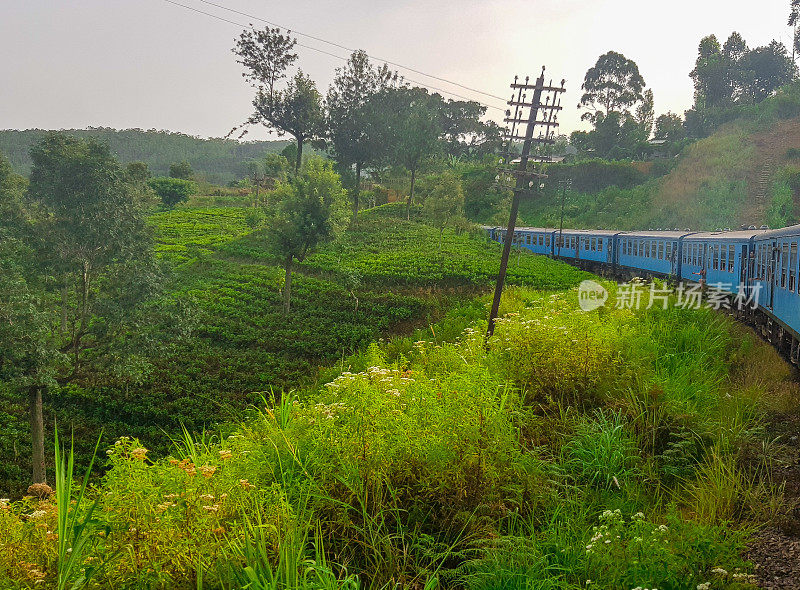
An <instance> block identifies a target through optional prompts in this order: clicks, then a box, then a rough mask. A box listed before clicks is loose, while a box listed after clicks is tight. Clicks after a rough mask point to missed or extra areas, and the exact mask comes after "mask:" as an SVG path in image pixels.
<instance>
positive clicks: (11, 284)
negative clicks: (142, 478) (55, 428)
mask: <svg viewBox="0 0 800 590" xmlns="http://www.w3.org/2000/svg"><path fill="white" fill-rule="evenodd" d="M22 184H23V183H22V182H20V179H19V177H16V175H14V174H13V173H12V172H11V167H10V165H9V164H8V161H7V160H6V159H5V158H4V157H3V155H2V154H0V383H5V384H8V385H11V386H12V387H13V388H14V389H18V390H23V391H27V397H28V407H29V414H28V415H29V419H30V428H31V435H32V436H31V442H32V457H31V459H32V468H33V469H32V475H33V482H34V483H44V482H46V479H47V477H46V471H45V454H44V430H43V429H44V418H43V413H42V395H41V387H42V386H43V385H50V384H52V383H53V375H54V370H55V362H56V359H57V352H56V351H55V350H54V348H53V340H52V338H51V336H50V330H49V324H48V321H47V315H46V313H44V312H43V311H42V309H41V308H42V305H41V303H40V301H39V297H38V296H37V290H38V289H36V285H31V279H32V278H35V273H34V272H33V266H34V264H33V261H34V260H35V259H36V256H35V253H34V252H33V251H31V249H30V248H29V247H28V246H26V245H25V243H24V240H25V239H26V238H28V237H30V224H29V215H28V214H27V212H26V211H25V210H24V204H23V202H22V199H21V197H22Z"/></svg>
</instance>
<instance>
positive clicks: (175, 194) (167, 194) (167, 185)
mask: <svg viewBox="0 0 800 590" xmlns="http://www.w3.org/2000/svg"><path fill="white" fill-rule="evenodd" d="M147 184H148V185H149V186H150V188H151V189H153V192H155V193H156V195H158V197H159V198H160V199H161V204H162V205H163V206H164V207H165V208H166V209H171V208H173V207H175V206H176V205H179V204H180V203H185V202H186V201H188V200H189V197H191V196H192V195H195V194H197V184H196V183H195V182H193V181H191V180H185V179H183V178H176V177H173V178H152V179H150V180H149V181H148V182H147Z"/></svg>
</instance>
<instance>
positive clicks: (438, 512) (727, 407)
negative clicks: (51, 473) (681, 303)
mask: <svg viewBox="0 0 800 590" xmlns="http://www.w3.org/2000/svg"><path fill="white" fill-rule="evenodd" d="M486 302H487V300H486V299H483V300H481V301H479V302H476V303H475V304H471V305H466V306H462V307H460V308H459V309H457V310H454V311H453V312H452V313H451V315H450V317H449V318H447V320H446V321H443V322H441V323H439V324H436V325H432V326H430V327H429V328H428V329H426V330H422V331H419V332H417V333H415V334H413V335H411V336H409V337H401V338H396V339H393V340H391V341H387V342H383V343H376V344H374V345H372V346H370V347H369V348H366V349H364V350H363V351H362V352H361V353H359V354H358V355H356V356H354V357H351V358H348V359H343V360H342V363H341V365H340V368H339V369H334V370H331V379H330V380H328V382H327V384H326V385H324V386H321V387H320V386H312V387H311V388H309V389H304V390H300V391H296V392H293V393H291V394H289V395H284V396H281V399H280V400H277V399H275V400H274V401H272V402H270V403H266V407H264V406H263V405H261V404H264V402H263V401H262V402H261V403H260V404H259V405H260V406H261V407H260V408H259V410H257V411H254V412H253V413H252V414H251V416H250V418H249V419H248V420H247V421H246V422H245V423H243V424H242V425H241V426H240V427H239V428H237V429H235V430H233V431H227V432H222V433H220V434H219V435H216V434H214V435H203V436H198V437H193V436H191V435H188V434H184V436H183V438H182V441H181V442H180V443H178V444H176V447H175V448H174V449H173V451H172V453H173V454H172V456H169V457H167V458H164V459H158V460H156V459H151V458H150V452H149V451H148V450H147V449H146V448H144V447H143V446H142V444H141V443H140V442H139V441H138V440H135V439H127V438H123V439H120V440H118V441H117V442H116V443H115V444H114V446H113V447H112V448H111V449H110V450H109V451H108V457H109V464H108V470H107V472H106V474H105V476H104V478H103V480H102V482H99V483H98V488H97V491H96V494H95V493H92V495H91V496H90V497H89V498H88V499H87V502H79V503H77V504H75V507H74V508H73V509H72V510H73V511H74V512H73V513H74V514H77V515H79V516H78V518H80V517H81V516H85V515H88V514H89V510H90V509H91V506H92V504H93V503H94V501H95V500H96V502H97V504H96V508H94V512H93V513H92V514H93V518H92V520H91V521H87V522H90V523H91V524H90V527H94V528H93V529H92V530H94V531H96V532H102V534H101V535H95V536H94V539H95V540H94V542H93V544H92V545H91V548H90V555H89V558H90V560H89V563H90V564H92V565H94V564H101V563H102V564H105V566H104V567H103V568H102V569H98V570H97V573H96V574H95V581H96V582H97V583H98V584H100V585H106V586H111V587H126V586H128V587H131V586H132V587H136V586H144V587H170V588H176V589H181V588H195V587H197V585H198V583H200V581H201V580H202V583H203V584H205V585H207V586H212V587H215V586H219V587H229V586H234V587H239V586H242V585H244V584H251V583H252V584H253V586H252V587H258V588H274V587H276V586H280V585H281V584H294V585H296V586H298V587H303V588H323V587H324V588H338V587H343V588H356V587H359V586H360V585H365V586H369V587H383V586H384V585H386V584H389V583H396V584H399V585H403V586H419V587H422V586H425V587H428V588H433V587H434V585H435V581H436V580H440V581H441V582H442V583H447V584H453V585H458V586H463V587H467V588H476V589H477V588H491V587H497V585H498V584H502V586H503V587H512V588H514V587H528V586H529V585H531V584H534V585H535V587H542V588H555V587H559V588H561V587H568V588H569V587H585V586H586V585H587V583H586V580H590V582H589V584H588V585H589V587H597V588H612V589H619V590H623V589H624V590H627V589H629V588H631V587H634V586H635V585H647V586H648V587H665V588H670V587H672V588H681V589H687V590H690V589H693V588H696V587H697V586H698V585H702V584H705V583H710V585H711V586H717V587H737V586H736V584H740V585H741V586H742V587H745V585H746V584H747V583H748V581H749V580H750V577H749V574H748V569H747V568H748V566H747V564H746V563H744V562H743V560H742V558H741V557H740V554H741V551H742V550H743V546H744V543H745V541H746V538H747V529H746V528H744V529H743V528H740V527H738V526H736V527H731V526H729V527H723V526H721V525H720V524H719V523H718V522H716V520H715V519H716V518H717V517H719V518H726V517H728V516H729V515H730V514H732V513H731V512H730V511H728V512H722V511H717V512H715V513H710V512H704V510H706V509H707V508H708V507H711V506H714V505H717V506H721V507H724V506H726V504H725V502H726V501H727V500H726V498H730V497H731V495H730V492H729V491H728V490H727V488H725V487H724V486H720V487H718V488H715V487H713V486H711V485H708V484H707V483H704V482H708V481H709V473H708V468H707V467H706V465H712V464H713V462H714V461H716V459H715V457H716V456H719V457H720V458H721V459H722V460H723V461H724V462H725V463H726V464H728V465H734V466H735V468H736V470H737V471H741V470H743V469H744V466H743V465H742V464H740V462H739V453H738V450H737V449H738V448H740V447H741V446H742V443H741V440H743V439H731V440H730V441H729V443H728V444H725V445H721V444H720V445H715V444H713V443H711V442H710V440H723V439H724V438H726V437H728V436H729V434H728V433H730V432H731V430H732V427H733V426H734V425H736V424H739V425H740V426H738V427H736V428H737V429H738V430H739V431H741V430H742V429H747V428H751V427H752V425H753V424H754V420H756V419H757V415H758V414H759V413H761V412H763V411H764V410H765V409H766V407H767V406H766V405H764V404H769V403H774V401H775V400H774V399H771V398H773V397H774V395H772V394H770V395H763V394H761V393H754V392H755V389H762V388H764V387H766V388H767V389H769V390H770V391H772V392H774V391H777V390H775V389H773V388H774V387H776V386H778V387H780V386H781V385H780V384H781V380H782V379H789V378H790V376H789V373H788V371H787V372H786V374H785V375H784V376H783V377H775V376H771V375H770V374H769V373H765V372H764V371H763V370H761V368H760V367H759V365H758V364H757V363H756V360H755V359H756V358H758V357H759V356H760V354H761V353H759V354H757V355H753V354H752V353H753V352H754V351H755V350H756V349H757V350H763V351H764V353H765V354H766V355H767V356H765V357H763V359H764V360H763V362H765V363H773V362H774V359H775V358H776V357H775V356H774V352H772V351H771V350H770V349H769V348H768V346H767V345H766V344H763V343H760V342H759V341H757V340H755V339H754V338H753V337H752V336H743V334H744V333H743V332H736V328H735V327H734V326H733V325H732V324H731V323H730V322H729V321H728V320H726V319H723V318H718V319H712V314H711V312H706V311H702V312H694V311H692V310H677V309H675V308H670V309H667V310H655V309H653V310H649V311H645V310H642V311H637V312H632V311H629V310H617V309H613V308H609V309H605V310H597V311H594V312H589V313H585V312H581V311H579V310H578V308H577V297H576V294H575V292H574V291H573V292H565V293H558V294H542V293H537V292H534V291H530V290H526V289H511V290H509V291H507V293H506V296H505V297H504V300H503V304H502V311H503V313H504V317H503V319H502V320H501V321H500V323H499V324H498V326H497V331H496V333H495V336H494V337H493V338H492V339H491V340H490V342H489V343H488V347H487V345H486V342H485V341H484V337H483V330H484V329H485V321H484V320H483V315H484V305H483V304H485V303H486ZM475 318H477V323H475ZM465 325H466V326H468V327H467V328H466V329H463V330H462V328H463V327H464V326H465ZM540 331H545V332H547V333H550V334H552V336H551V338H552V341H553V342H558V340H559V337H558V336H557V334H558V333H559V332H560V333H562V335H561V336H560V339H561V340H563V341H564V342H565V343H566V344H563V345H561V344H559V347H558V348H557V349H556V350H555V351H554V352H552V353H551V354H554V355H558V356H560V357H561V360H562V362H563V361H566V360H567V359H568V357H567V355H568V354H569V351H570V348H569V346H568V344H569V343H571V342H572V340H573V339H574V338H575V336H576V335H577V334H589V335H592V334H594V333H595V332H599V333H601V334H608V335H612V336H613V335H614V334H617V336H616V337H615V338H612V339H611V341H610V342H608V343H607V344H606V346H607V350H608V351H609V354H610V355H611V357H612V358H614V359H616V361H615V362H613V363H609V362H598V363H596V364H594V365H592V368H590V370H589V373H594V374H595V375H597V376H599V378H596V379H595V382H596V383H599V384H601V385H599V386H593V387H592V389H594V390H596V392H597V393H596V397H594V398H593V399H585V400H583V402H582V403H579V404H573V405H567V404H565V403H563V402H562V401H560V400H559V399H557V397H556V396H553V395H550V396H540V397H535V398H531V397H529V396H526V391H527V389H526V388H525V387H521V386H519V385H517V383H518V379H517V377H516V376H515V373H514V372H513V371H515V367H514V365H513V363H510V362H509V361H508V357H507V354H508V352H509V351H508V349H509V348H511V347H514V346H516V345H517V342H519V341H524V339H525V336H526V335H527V336H528V337H530V336H534V335H535V334H537V333H539V332H540ZM734 332H736V333H734ZM598 340H601V339H600V338H598ZM754 347H755V348H754ZM744 350H747V351H749V353H750V356H744V355H743V351H744ZM576 364H577V363H576ZM734 364H735V365H736V366H737V367H739V371H738V372H740V373H741V372H744V373H752V374H753V375H754V377H756V378H757V379H758V383H759V384H760V385H759V387H758V388H755V389H752V388H750V387H746V386H745V387H740V386H739V385H744V383H738V382H736V381H735V379H736V377H733V376H732V372H731V370H730V369H731V367H732V366H734ZM529 367H530V371H531V372H533V373H534V374H547V373H548V372H550V371H557V368H555V369H553V368H550V367H558V363H552V362H551V360H550V359H549V358H548V355H539V356H538V357H536V358H535V359H534V360H533V361H531V362H530V363H529ZM573 370H574V369H573V368H570V367H569V366H565V371H567V372H571V371H573ZM553 377H554V378H555V379H557V380H561V381H562V382H565V383H566V382H569V380H570V379H571V377H569V376H566V377H564V376H561V375H559V374H557V373H554V374H553ZM647 384H660V385H662V386H663V391H664V392H665V395H667V393H668V396H669V398H668V399H669V403H666V404H664V405H663V408H662V414H661V416H662V418H661V421H660V422H659V423H654V422H653V421H652V411H653V408H652V406H654V405H655V404H657V403H659V401H663V399H661V400H660V398H656V397H654V396H652V395H651V396H649V398H646V399H643V400H642V404H643V405H633V403H634V402H633V400H632V399H631V397H630V391H629V390H630V388H631V387H632V386H634V387H638V386H639V385H645V386H646V385H647ZM695 390H702V391H704V393H703V394H702V395H698V394H697V393H695ZM566 394H567V398H569V397H570V395H569V394H570V392H569V391H566ZM754 395H755V396H757V397H753V396H754ZM758 396H761V397H758ZM598 408H599V409H598ZM734 408H738V409H735V410H734V411H731V410H732V409H734ZM747 408H750V409H749V410H747ZM648 415H650V417H648ZM680 423H690V424H691V425H692V428H693V429H694V430H695V431H697V433H698V434H699V435H700V439H701V440H703V441H706V442H703V443H701V449H700V453H699V457H698V459H697V461H694V462H691V463H690V464H689V468H688V471H687V472H686V476H685V480H684V482H683V483H678V484H675V483H669V480H668V479H666V478H665V477H663V476H662V475H661V473H660V472H659V471H658V470H654V469H652V466H653V462H654V461H655V460H656V458H657V456H658V455H657V453H658V452H659V449H658V448H657V447H654V446H652V445H651V444H650V441H651V440H652V438H651V434H652V433H651V429H649V428H645V427H643V426H644V424H651V425H654V426H655V430H656V431H658V432H663V433H665V434H666V435H667V436H669V435H672V434H673V433H674V432H677V431H679V428H678V425H679V424H680ZM595 472H597V473H599V475H596V473H595ZM717 481H719V482H722V481H723V480H722V479H719V478H717ZM737 482H738V483H737V484H736V487H735V488H734V490H735V496H734V497H735V504H736V505H737V506H741V507H743V508H744V510H748V509H749V507H752V505H753V503H754V502H755V498H754V495H753V490H754V489H755V488H754V487H753V486H752V484H751V483H750V482H751V480H750V479H742V478H739V479H738V480H737ZM576 484H577V485H576ZM585 484H593V485H585ZM653 490H656V491H653ZM699 490H703V492H702V493H701V492H700V491H699ZM664 498H673V499H674V503H672V504H666V503H665V500H664ZM698 498H705V499H701V500H700V501H699V502H698ZM50 506H51V505H50V504H49V502H48V501H46V500H45V501H36V500H30V499H28V500H22V501H19V502H15V503H11V504H6V503H3V504H2V505H0V534H2V535H3V538H5V539H12V540H13V543H12V545H11V547H12V549H11V551H10V552H3V553H0V581H2V582H3V583H6V582H8V583H7V584H6V585H9V584H18V585H20V586H22V587H27V585H30V586H33V584H34V582H35V580H37V579H41V580H44V581H45V582H46V583H47V582H49V581H51V580H53V579H54V574H53V570H52V569H51V567H50V566H49V564H52V563H53V562H54V559H55V556H54V552H53V549H52V545H53V543H52V540H51V541H50V545H48V540H47V538H46V534H45V531H46V530H47V528H46V527H52V526H54V523H55V521H56V520H57V517H56V514H55V512H54V511H53V509H52V508H51V507H50ZM33 513H35V514H36V517H35V518H31V517H30V516H29V515H30V514H33ZM740 513H741V510H737V512H736V514H740ZM629 515H630V516H629ZM707 520H708V521H714V522H713V523H712V524H705V523H704V521H707ZM37 525H44V527H40V526H37ZM323 539H324V542H323ZM37 547H43V548H44V549H43V550H40V551H36V550H35V548H37ZM20 555H25V556H26V557H25V559H20V558H19V556H20ZM711 586H710V587H711Z"/></svg>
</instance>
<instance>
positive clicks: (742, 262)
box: [734, 244, 749, 288]
mask: <svg viewBox="0 0 800 590" xmlns="http://www.w3.org/2000/svg"><path fill="white" fill-rule="evenodd" d="M748 261H749V257H748V255H747V245H746V244H745V245H743V246H742V250H741V252H740V253H739V284H740V285H744V284H745V283H746V281H747V266H748ZM734 288H735V285H734Z"/></svg>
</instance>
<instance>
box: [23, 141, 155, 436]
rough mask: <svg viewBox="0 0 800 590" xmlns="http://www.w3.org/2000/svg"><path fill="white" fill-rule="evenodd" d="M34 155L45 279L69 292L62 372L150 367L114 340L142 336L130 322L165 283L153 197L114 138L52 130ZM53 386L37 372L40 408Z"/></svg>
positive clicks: (66, 375) (64, 303) (61, 378)
mask: <svg viewBox="0 0 800 590" xmlns="http://www.w3.org/2000/svg"><path fill="white" fill-rule="evenodd" d="M31 159H32V161H33V169H32V171H31V178H30V185H29V187H28V191H27V200H28V201H29V202H30V203H31V204H32V206H33V207H34V208H35V210H36V212H37V215H38V216H37V218H36V220H35V223H34V224H33V225H32V230H33V235H32V237H31V239H30V243H31V247H32V248H33V249H35V250H36V251H37V255H36V260H37V261H38V263H39V264H40V266H39V268H38V269H37V270H38V271H39V273H40V275H41V276H42V277H44V278H46V279H47V281H46V282H44V281H43V282H44V284H45V285H54V286H55V287H56V293H57V294H58V295H57V296H58V298H60V306H59V308H60V309H59V312H58V314H57V317H54V318H52V321H51V324H50V327H51V328H52V329H50V330H48V333H49V334H52V336H53V339H54V340H55V344H54V346H53V348H54V350H55V351H56V352H57V353H59V354H60V355H62V356H61V357H60V362H59V364H58V366H57V374H56V375H55V379H56V381H57V382H58V383H61V384H65V383H69V382H71V381H73V380H75V379H82V378H86V377H87V376H88V374H89V370H88V368H89V367H90V366H91V373H92V374H93V375H95V374H96V373H97V372H102V371H110V372H115V373H116V374H118V375H121V374H123V373H125V372H126V371H137V370H140V369H141V365H138V366H137V365H136V363H129V362H128V360H129V359H130V358H131V357H126V358H125V359H123V358H122V357H123V354H122V352H121V349H116V348H115V347H114V346H112V345H111V343H112V342H115V341H119V340H120V339H127V340H128V341H129V342H133V341H134V340H136V338H135V336H134V335H131V334H130V333H128V332H126V326H129V325H130V320H131V317H132V312H133V310H134V309H136V308H137V306H139V305H140V304H141V303H142V302H144V301H146V300H147V299H148V298H150V297H152V295H153V294H154V292H155V288H156V282H157V278H158V272H157V271H156V270H155V267H154V259H153V248H152V240H151V238H150V232H149V229H148V227H147V224H146V222H145V216H144V213H145V201H144V200H143V199H142V197H141V195H140V194H139V193H138V192H137V191H136V188H135V187H134V186H133V185H131V184H129V183H128V182H127V179H126V174H125V172H124V171H123V170H122V168H121V167H120V165H119V163H118V162H117V161H116V159H115V158H114V157H113V156H111V154H110V152H109V149H108V147H107V146H106V145H104V144H100V143H98V142H97V141H95V140H91V139H89V140H82V139H77V138H74V137H67V136H65V135H62V134H57V133H51V134H48V135H47V136H46V137H45V138H44V139H43V140H42V141H41V142H40V143H39V144H37V145H36V146H35V147H34V148H33V149H32V150H31ZM126 334H127V335H126ZM128 336H130V338H129V337H128ZM39 345H40V346H42V345H43V343H42V342H39ZM47 386H48V382H47V380H46V379H45V376H43V375H33V376H31V379H30V382H29V387H30V397H31V400H32V403H31V407H32V409H33V408H34V406H36V405H38V407H39V408H41V395H42V390H43V388H45V387H47ZM34 400H35V401H34ZM32 421H33V422H32V426H33V428H32V434H33V436H34V441H33V442H34V449H37V448H42V447H43V436H44V435H43V433H44V427H43V424H42V423H41V416H40V415H32Z"/></svg>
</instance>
